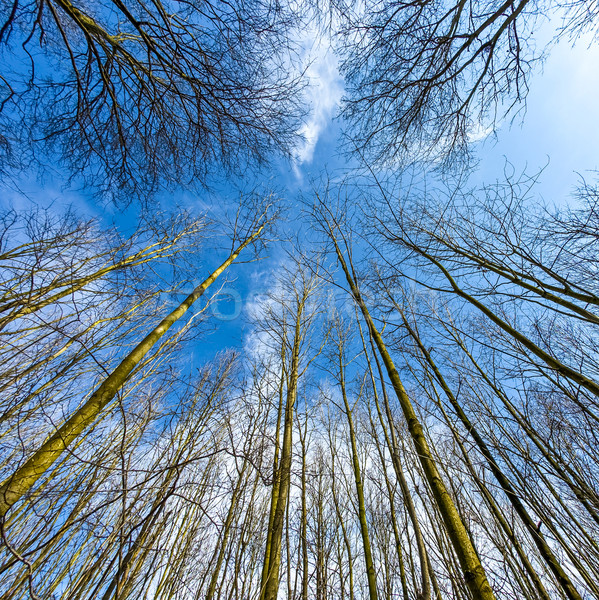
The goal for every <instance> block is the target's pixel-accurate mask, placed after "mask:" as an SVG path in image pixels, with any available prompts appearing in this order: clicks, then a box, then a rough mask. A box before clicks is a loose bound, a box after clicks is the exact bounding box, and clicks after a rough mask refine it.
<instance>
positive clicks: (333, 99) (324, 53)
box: [294, 32, 343, 174]
mask: <svg viewBox="0 0 599 600" xmlns="http://www.w3.org/2000/svg"><path fill="white" fill-rule="evenodd" d="M304 45H305V48H306V54H307V55H308V57H309V60H310V65H309V67H308V69H307V71H306V76H307V78H308V81H309V87H308V90H307V98H308V101H309V105H310V111H309V114H308V117H307V119H306V121H305V122H304V124H303V125H302V127H301V129H300V131H299V133H300V134H301V135H302V137H303V141H302V142H301V143H300V144H299V145H298V147H297V148H296V151H295V154H294V166H295V168H296V171H297V173H298V174H299V166H300V165H302V164H304V163H310V162H311V161H312V159H313V157H314V150H315V149H316V144H317V143H318V138H319V137H320V135H321V134H322V132H323V131H324V130H325V129H326V127H327V126H328V125H329V123H330V122H331V119H332V118H333V115H334V113H335V110H336V108H337V106H338V104H339V102H340V101H341V96H342V94H343V81H342V78H341V76H340V74H339V68H338V62H337V58H336V57H335V55H334V54H333V51H332V50H331V48H330V46H329V45H328V44H326V43H325V42H324V41H322V40H321V41H318V42H317V41H316V34H315V33H314V32H312V33H311V34H308V35H307V36H306V40H305V44H304Z"/></svg>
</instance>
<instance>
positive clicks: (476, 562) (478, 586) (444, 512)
mask: <svg viewBox="0 0 599 600" xmlns="http://www.w3.org/2000/svg"><path fill="white" fill-rule="evenodd" d="M329 232H330V237H331V241H332V242H333V244H334V246H335V251H336V254H337V258H338V260H339V263H340V265H341V268H342V269H343V272H344V274H345V277H346V280H347V283H348V285H349V287H350V290H351V293H352V296H353V297H354V299H355V301H356V303H357V305H358V306H359V307H360V310H361V312H362V315H363V317H364V320H365V321H366V323H367V325H368V329H369V330H370V332H371V334H372V337H373V339H374V341H375V343H376V346H377V348H378V350H379V353H380V355H381V357H382V359H383V363H384V365H385V368H386V370H387V374H388V376H389V380H390V381H391V384H392V386H393V389H394V390H395V393H396V395H397V399H398V400H399V403H400V405H401V408H402V411H403V414H404V417H405V419H406V425H407V427H408V431H409V432H410V435H411V437H412V440H413V442H414V446H415V448H416V452H417V453H418V457H419V459H420V462H421V464H422V469H423V471H424V474H425V477H426V479H427V481H428V484H429V486H430V488H431V491H432V493H433V496H434V498H435V502H436V503H437V506H438V508H439V511H440V513H441V516H442V518H443V522H444V524H445V527H446V529H447V533H448V534H449V537H450V539H451V542H452V544H453V546H454V548H455V551H456V554H457V556H458V560H459V562H460V566H461V569H462V572H463V574H464V579H465V581H466V584H467V585H468V588H469V589H470V592H471V593H472V595H473V597H474V598H475V599H476V600H494V599H495V595H494V594H493V591H492V589H491V586H490V585H489V581H488V580H487V576H486V573H485V570H484V568H483V566H482V564H481V562H480V559H479V557H478V555H477V553H476V550H475V548H474V546H473V544H472V541H471V540H470V537H469V536H468V532H467V531H466V528H465V527H464V523H463V522H462V520H461V518H460V515H459V513H458V511H457V509H456V506H455V504H454V502H453V500H452V498H451V496H450V494H449V492H448V491H447V488H446V487H445V484H444V482H443V480H442V479H441V475H440V474H439V471H438V469H437V466H436V464H435V460H434V458H433V455H432V453H431V450H430V448H429V445H428V442H427V440H426V437H425V435H424V430H423V428H422V425H421V423H420V421H419V419H418V416H417V415H416V411H415V410H414V407H413V406H412V402H411V401H410V398H409V397H408V394H407V392H406V390H405V388H404V386H403V383H402V382H401V379H400V377H399V373H398V372H397V369H396V368H395V365H394V363H393V360H392V359H391V355H390V354H389V352H388V350H387V347H386V346H385V343H384V341H383V338H382V336H381V334H380V333H379V331H378V329H377V328H376V326H375V324H374V321H373V319H372V317H371V316H370V312H369V311H368V308H367V307H366V304H365V303H364V300H363V299H362V296H361V294H360V291H359V289H358V287H357V284H356V282H355V279H354V278H353V277H352V274H351V273H350V271H349V268H348V266H347V263H346V261H345V258H344V257H343V254H342V253H341V249H340V248H339V245H338V243H337V239H336V237H335V234H334V232H333V231H332V230H331V229H329Z"/></svg>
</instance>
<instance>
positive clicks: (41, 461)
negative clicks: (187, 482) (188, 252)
mask: <svg viewBox="0 0 599 600" xmlns="http://www.w3.org/2000/svg"><path fill="white" fill-rule="evenodd" d="M263 229H264V224H263V225H261V226H260V227H258V228H257V229H256V230H255V231H254V232H253V233H252V234H251V235H250V236H249V237H248V238H247V239H246V240H245V241H244V242H243V243H241V244H240V245H239V246H238V247H237V248H236V249H235V250H234V251H233V252H232V253H231V254H230V255H229V257H228V258H227V259H226V260H225V261H224V262H223V263H222V264H221V265H220V267H218V268H217V269H216V270H215V271H214V272H213V273H212V274H211V275H210V276H209V277H208V278H207V279H205V280H204V281H203V282H202V283H201V284H200V285H199V286H198V287H197V288H196V289H195V290H194V291H193V292H192V293H191V294H190V295H189V296H188V297H187V298H186V299H185V300H184V301H183V302H182V303H181V304H180V305H179V306H178V307H177V308H176V309H175V310H174V311H172V312H171V313H170V314H169V315H168V316H167V317H165V318H164V319H163V320H162V321H161V322H160V324H159V325H158V326H157V327H156V328H155V329H154V330H153V331H151V332H150V333H149V334H148V335H147V336H146V337H145V338H144V339H143V340H142V341H141V342H140V343H139V344H138V345H137V346H136V347H135V348H134V349H133V350H132V351H131V352H130V353H129V354H128V355H127V357H126V358H125V359H124V360H123V361H122V362H121V363H120V365H119V366H118V367H116V369H115V370H114V371H113V372H112V373H111V374H110V375H109V376H108V377H107V378H106V379H105V380H104V382H103V383H102V384H101V385H100V386H99V387H98V388H97V389H96V391H95V392H94V393H93V394H92V395H91V396H90V398H89V399H88V400H87V401H86V402H85V403H84V404H83V405H82V406H81V407H79V408H78V409H77V410H76V411H75V412H74V413H73V414H72V415H71V416H70V417H69V418H68V419H67V421H66V422H65V423H63V424H62V425H61V426H60V427H59V428H58V430H57V431H56V432H55V433H54V434H52V435H51V436H50V437H49V438H48V439H47V440H46V441H45V442H44V443H43V444H42V445H41V447H40V448H39V449H38V450H37V451H36V452H35V453H34V454H33V455H32V456H31V457H30V458H29V459H28V460H27V461H26V462H25V463H24V464H23V465H22V466H21V467H19V468H18V469H17V470H16V471H15V472H14V473H13V474H12V475H11V476H10V477H8V478H7V479H6V480H5V481H4V482H3V483H2V485H1V486H0V519H1V518H4V515H5V514H6V512H7V511H8V510H9V509H10V507H11V506H12V505H13V504H14V503H15V502H18V500H19V499H20V498H22V497H23V495H25V494H26V493H27V492H29V490H31V488H32V487H33V486H34V485H35V483H36V482H37V480H38V479H39V478H40V477H41V476H42V475H43V474H44V473H45V472H46V471H47V470H48V469H49V468H50V467H51V466H52V464H53V463H54V461H55V460H56V459H57V458H58V457H59V456H60V455H61V454H62V453H63V452H64V451H65V450H66V449H67V448H68V447H69V445H70V444H71V443H72V442H73V440H75V439H76V438H77V437H78V436H79V435H80V434H81V433H82V432H83V431H84V430H85V429H86V428H87V427H88V426H89V425H91V424H92V423H93V422H94V421H95V420H96V418H97V417H98V415H99V414H100V413H101V412H102V411H103V410H104V408H106V406H107V405H108V404H109V403H110V402H111V400H112V399H113V398H114V397H115V395H116V394H117V392H118V391H119V390H120V389H121V387H122V386H123V385H124V384H125V382H126V381H127V379H128V377H129V375H130V374H131V371H133V369H134V368H135V367H136V366H137V365H138V364H139V363H140V362H141V361H142V360H143V358H144V357H145V356H146V354H148V352H149V351H150V350H151V349H152V347H153V346H154V345H155V344H156V342H158V340H159V339H160V338H161V337H162V336H163V335H164V334H165V333H166V332H167V331H168V330H169V329H170V328H171V326H172V325H173V324H174V323H175V322H176V321H178V320H179V319H180V318H181V317H182V316H183V315H184V314H185V313H186V312H187V310H188V309H189V308H190V307H191V306H192V304H194V302H196V301H197V300H198V299H199V298H201V297H202V296H203V295H204V292H205V291H206V290H207V289H208V288H209V287H210V286H211V285H212V284H213V283H214V282H215V281H216V280H217V279H218V277H219V276H220V275H221V274H222V273H223V272H224V271H225V270H226V269H227V267H229V266H230V265H231V263H233V261H234V260H235V259H236V258H237V257H238V256H239V254H240V252H241V251H242V250H243V249H244V248H246V247H247V246H248V245H249V244H250V243H252V242H253V241H254V240H256V239H257V238H258V237H259V236H260V234H261V233H262V230H263Z"/></svg>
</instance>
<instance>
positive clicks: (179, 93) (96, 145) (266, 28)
mask: <svg viewBox="0 0 599 600" xmlns="http://www.w3.org/2000/svg"><path fill="white" fill-rule="evenodd" d="M5 9H6V10H5V11H3V15H2V23H1V24H0V44H2V45H3V46H4V47H5V51H7V54H8V56H7V58H8V61H7V69H5V70H3V75H2V79H1V82H2V86H3V88H4V90H5V92H6V93H5V94H3V101H2V104H1V105H0V112H1V113H2V123H3V131H4V134H3V138H2V141H3V144H2V154H3V155H4V156H5V155H6V154H7V153H10V152H12V154H13V156H14V155H18V154H19V153H20V152H21V151H23V150H24V152H25V154H27V153H28V152H29V151H33V152H34V155H38V157H39V158H40V160H42V161H43V160H44V159H43V157H44V153H46V155H47V151H48V150H50V152H57V153H58V156H60V157H61V158H62V160H63V161H64V162H66V163H67V164H68V165H69V167H70V168H71V170H72V171H73V172H75V173H80V174H82V175H83V177H84V178H85V179H86V180H87V181H89V182H90V183H91V184H93V185H94V186H95V187H96V189H98V188H99V189H100V190H101V191H105V192H108V193H109V194H112V195H118V194H119V193H120V192H119V190H121V191H123V190H125V191H128V193H129V194H130V193H131V192H133V193H136V194H140V196H139V197H140V198H141V197H142V196H141V194H143V193H144V192H147V191H151V190H153V189H156V187H157V186H159V185H160V184H164V183H167V184H168V183H180V184H189V183H190V182H193V181H196V182H197V181H200V182H205V181H206V180H207V178H208V177H209V174H210V171H211V170H212V169H214V168H215V167H217V166H224V167H229V168H232V169H236V168H237V167H239V165H240V163H241V164H243V163H247V162H254V163H255V162H256V161H258V162H260V161H261V160H264V159H266V158H267V156H268V155H269V154H270V153H271V151H272V150H274V149H276V150H279V151H283V152H286V151H288V150H289V148H290V144H291V143H292V141H293V139H294V137H295V132H296V131H297V129H298V126H297V120H296V117H297V115H298V112H297V108H298V99H297V94H296V92H297V91H298V83H299V69H298V68H295V67H294V66H292V65H293V63H294V62H295V58H294V50H293V42H292V41H291V31H292V29H293V26H294V21H295V20H296V18H295V16H294V13H293V11H292V10H291V8H290V7H289V6H288V5H287V4H285V3H280V2H271V1H270V0H255V1H254V0H253V1H251V2H242V1H239V2H238V1H235V2H225V3H221V2H210V1H207V0H202V1H200V2H183V3H177V2H172V1H167V2H162V1H161V0H153V1H151V2H143V1H138V0H132V1H121V0H106V1H102V2H96V3H94V4H93V5H92V4H89V3H86V2H71V1H70V0H56V1H55V0H25V1H22V0H14V1H12V2H10V3H8V4H6V6H5ZM17 65H18V66H17ZM40 142H41V143H42V144H43V146H42V147H41V148H39V147H38V146H39V143H40ZM21 145H23V147H20V146H21ZM122 195H123V196H124V194H122ZM128 197H129V198H130V197H131V196H128Z"/></svg>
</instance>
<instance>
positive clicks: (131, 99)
mask: <svg viewBox="0 0 599 600" xmlns="http://www.w3.org/2000/svg"><path fill="white" fill-rule="evenodd" d="M544 9H545V7H544V6H543V5H542V4H541V3H539V2H535V3H533V2H531V1H528V0H523V1H521V2H512V1H511V0H510V1H508V2H504V3H500V2H484V3H478V4H477V3H471V4H467V3H465V2H461V1H460V2H455V3H452V2H434V1H431V2H366V3H364V5H363V6H362V5H361V6H358V7H351V6H347V5H346V4H345V3H343V2H330V3H321V2H306V3H289V4H287V3H282V2H270V1H267V0H258V1H253V0H248V1H239V2H237V1H236V2H227V3H210V2H205V1H200V2H181V3H176V2H168V3H163V2H159V1H152V2H149V3H144V2H129V1H127V2H121V1H117V0H113V1H111V2H108V1H106V2H101V3H98V4H94V5H91V4H85V3H83V2H79V1H78V2H69V1H67V0H43V1H42V0H39V1H33V0H32V1H27V2H22V1H21V0H14V2H11V3H8V4H7V6H6V9H4V10H5V13H3V14H2V22H1V23H0V44H1V48H2V51H3V52H4V53H5V56H7V57H9V58H10V60H9V61H8V64H9V66H10V69H7V70H6V72H3V73H2V74H1V75H0V78H1V83H2V85H3V89H5V90H6V91H7V94H6V95H4V96H3V98H2V104H1V105H0V109H1V111H2V115H3V118H4V119H5V123H6V126H5V128H4V129H3V132H2V134H0V135H1V137H0V145H1V146H2V148H3V151H4V159H5V161H4V162H3V163H2V169H4V172H6V173H8V172H9V171H10V169H11V168H12V166H14V165H15V164H22V162H21V161H22V160H24V159H25V158H27V157H29V158H31V157H35V159H36V161H42V162H43V161H44V160H46V159H47V157H48V156H50V155H53V156H63V158H64V159H65V161H66V162H65V163H64V164H65V165H66V166H67V167H69V168H70V169H71V170H70V173H71V174H77V173H79V174H82V175H83V176H84V177H85V178H87V179H88V180H91V179H94V178H98V177H100V178H101V183H99V184H97V185H95V186H94V190H96V191H97V190H98V189H101V190H104V191H109V192H110V193H117V192H115V190H118V189H127V190H128V194H129V198H130V199H131V200H132V201H133V202H134V203H135V204H134V206H135V207H136V209H138V210H139V212H138V214H136V215H135V216H134V217H131V218H130V219H129V221H130V222H129V223H128V226H127V227H125V226H120V227H115V226H113V227H109V226H107V225H106V221H107V219H106V218H103V217H98V218H96V219H89V220H84V219H82V218H81V217H80V216H79V215H78V214H77V211H76V210H71V211H61V210H60V209H58V208H56V207H49V208H47V209H46V210H42V209H39V208H37V209H35V210H34V209H24V208H20V209H18V210H17V209H16V208H12V209H6V210H5V211H4V212H3V213H2V215H1V222H0V365H1V366H0V439H1V441H2V443H1V445H0V541H1V545H0V598H1V599H3V600H4V599H5V600H9V599H11V600H12V599H13V598H14V599H20V598H23V599H25V598H32V599H34V600H36V599H46V598H47V599H50V598H56V599H58V598H61V599H64V600H71V599H83V598H101V599H102V600H124V599H127V598H131V599H133V598H148V599H149V598H152V599H167V598H168V599H171V598H185V599H187V598H190V599H194V600H200V599H205V600H217V599H225V598H226V599H236V600H237V599H239V600H245V599H248V598H249V599H255V600H275V599H277V598H288V599H289V600H292V599H293V600H295V599H297V600H307V599H308V598H316V599H318V600H329V599H330V600H333V599H339V600H345V599H347V600H358V599H361V598H367V599H368V600H383V599H384V600H393V599H395V598H401V599H402V600H441V599H444V598H452V599H455V600H468V599H470V598H472V599H475V600H479V599H481V600H482V599H485V600H491V599H494V598H497V599H505V600H508V599H520V598H524V599H526V600H539V599H540V600H554V599H555V600H561V599H564V600H583V599H584V600H586V599H588V598H599V584H598V583H597V582H598V581H599V567H598V565H599V452H598V450H597V448H598V447H599V445H598V443H597V442H598V439H597V437H598V436H597V431H598V423H597V421H598V420H599V362H598V359H597V349H598V348H599V339H598V337H597V334H596V329H597V326H598V325H599V310H598V308H597V307H598V306H599V274H598V273H597V264H598V262H597V259H598V257H599V253H598V243H599V211H598V206H599V192H598V190H597V188H596V187H594V186H593V185H592V184H589V183H583V184H582V185H581V187H580V189H579V191H578V195H577V197H576V198H575V199H574V200H573V202H572V205H571V206H565V207H563V208H561V209H560V210H557V209H553V208H551V207H548V206H545V205H543V204H542V203H541V202H540V201H538V200H536V199H535V198H534V193H533V192H534V187H532V188H531V186H530V185H529V184H530V180H527V179H526V178H524V177H523V178H521V179H520V180H516V179H509V178H507V179H506V181H505V182H503V183H498V184H495V185H493V186H487V187H484V186H480V185H479V186H475V187H472V186H470V184H469V183H468V177H467V176H466V175H464V174H463V173H460V172H456V171H455V167H456V164H458V163H456V162H455V161H453V160H452V158H453V157H455V156H457V155H458V154H459V153H460V152H461V151H462V150H467V149H468V148H467V146H468V142H469V139H470V137H471V136H472V134H473V133H476V129H477V128H480V127H487V126H488V125H489V123H492V122H493V119H494V116H495V115H496V114H497V113H496V111H497V110H499V109H501V110H511V107H510V103H514V106H516V105H518V102H519V101H520V100H521V99H522V98H523V96H524V94H525V89H526V86H527V85H528V81H529V79H528V76H529V68H530V67H531V66H532V65H533V63H534V60H533V59H534V56H533V55H529V54H528V51H527V50H526V47H525V46H524V44H523V42H522V41H521V40H522V38H523V35H529V34H531V32H534V31H535V27H536V21H535V18H536V17H538V15H539V14H540V12H541V11H542V10H544ZM560 10H563V11H564V12H563V14H562V16H563V17H564V18H565V21H564V22H565V24H566V28H569V30H570V31H571V32H573V33H574V34H576V33H577V32H580V31H581V30H582V29H584V28H585V27H587V26H589V27H592V26H593V17H594V16H595V12H596V11H595V8H594V7H593V6H592V5H591V3H590V2H586V1H583V0H581V1H580V2H576V3H570V4H568V5H564V6H562V7H561V8H560ZM325 11H326V14H327V18H324V17H323V14H324V12H325ZM583 15H587V20H586V21H584V22H583V20H582V16H583ZM308 26H309V27H311V28H312V29H314V30H315V31H320V30H322V31H324V32H326V33H328V34H330V33H331V32H335V33H336V34H338V35H335V36H333V38H334V39H333V43H334V44H336V49H337V51H338V52H339V55H340V57H341V70H342V73H343V74H344V75H345V77H346V83H347V97H346V98H345V100H344V105H343V113H342V114H344V115H345V117H347V123H348V129H347V130H346V134H347V135H348V136H349V139H350V140H351V143H352V145H351V147H352V148H355V149H356V152H355V156H354V160H355V161H356V163H355V164H356V165H357V166H359V167H366V169H364V168H360V169H359V170H358V169H356V172H355V173H353V174H351V173H350V174H348V175H347V176H346V177H336V178H335V179H331V180H324V181H322V182H320V183H315V184H313V187H312V188H311V190H310V191H309V192H304V195H303V199H302V202H300V203H295V206H293V207H290V208H289V210H288V214H290V216H291V218H292V219H293V220H292V223H293V224H294V227H295V224H297V223H302V224H303V225H302V226H305V227H306V233H305V235H303V236H301V237H299V236H297V235H296V236H294V237H293V239H294V240H295V241H290V239H291V238H292V236H291V235H288V234H287V229H286V228H287V224H288V222H285V221H284V220H283V219H282V218H281V216H280V211H279V209H280V207H281V205H282V204H283V203H284V201H283V200H281V199H280V198H278V197H277V196H275V195H273V194H270V193H265V194H263V195H262V196H257V195H256V194H255V193H252V194H249V193H248V194H245V195H244V196H243V198H242V199H241V200H240V201H239V202H238V203H231V204H232V205H233V210H232V216H231V215H230V214H229V213H228V210H229V206H226V207H223V208H222V210H220V211H217V213H218V215H219V216H218V218H216V217H214V218H213V220H209V219H207V218H206V216H205V215H195V214H193V212H192V211H191V209H190V212H189V213H187V212H184V211H181V210H178V212H177V213H176V214H169V213H168V212H165V213H158V211H157V209H156V205H155V204H152V199H151V197H150V196H148V195H146V193H147V192H149V191H151V190H156V189H158V187H159V186H161V185H163V184H165V183H173V182H175V183H177V184H179V185H180V184H182V183H183V182H184V180H185V178H188V177H192V178H196V179H197V181H199V183H202V184H204V183H206V181H207V174H208V173H209V172H210V170H211V169H216V168H217V167H216V165H218V168H219V169H222V168H225V169H226V168H228V167H231V166H232V167H235V168H238V167H242V166H243V164H244V162H243V160H242V157H246V158H248V159H252V160H254V159H257V160H258V162H259V161H261V160H262V159H264V158H266V156H267V154H268V152H269V151H270V150H271V149H272V148H275V147H276V148H278V149H279V150H283V152H287V151H289V149H290V148H291V147H292V146H290V144H291V143H292V139H293V138H294V137H295V134H294V132H295V131H297V129H298V125H297V121H296V120H295V119H296V117H297V115H298V114H299V113H298V112H297V111H298V110H300V100H299V96H298V95H297V93H298V91H299V89H300V88H301V87H302V85H303V80H302V78H301V77H300V76H299V73H300V71H301V69H298V67H297V65H296V64H295V62H294V59H293V49H294V47H295V46H296V43H295V42H294V39H296V38H297V36H299V33H298V32H299V31H300V30H301V28H302V27H308ZM318 28H320V29H318ZM323 35H324V34H323ZM294 36H295V37H294ZM22 53H24V54H25V55H26V56H28V60H27V62H26V63H22V62H19V60H17V59H18V57H19V56H22ZM65 57H66V58H67V60H66V61H65V60H64V59H65ZM11 60H12V61H13V62H10V61H11ZM61 60H62V62H60V63H59V62H56V63H55V61H61ZM24 65H26V66H24ZM57 65H60V68H58V67H57ZM52 69H55V71H52ZM508 107H510V108H508ZM300 112H301V111H300ZM21 119H23V123H24V125H23V127H22V128H21V127H18V126H17V125H18V123H19V122H20V120H21ZM39 142H42V144H43V143H44V142H52V143H51V144H46V145H42V146H39V145H38V144H39ZM57 148H58V150H59V152H58V154H51V153H55V152H56V150H57ZM456 152H457V153H458V154H456ZM65 157H66V158H65ZM423 157H429V158H430V157H433V158H434V159H435V163H434V164H435V174H434V175H432V174H431V173H430V172H428V173H427V174H425V176H424V177H423V179H422V180H421V183H422V185H419V179H418V177H417V176H416V174H417V173H419V172H420V170H421V169H422V168H423V163H419V164H417V165H412V166H411V167H410V166H409V165H407V164H406V161H407V160H413V159H415V158H418V159H422V158H423ZM441 159H446V160H441ZM381 161H383V162H384V163H385V164H386V167H387V168H385V169H380V168H379V166H380V165H381ZM33 164H37V163H34V162H32V163H30V166H31V165H33ZM11 165H12V166H11ZM389 165H395V166H396V167H397V168H396V169H390V168H388V167H389ZM424 166H425V170H426V164H424ZM449 167H452V168H454V170H453V171H449V170H448V169H449ZM31 168H33V166H31ZM443 168H446V170H445V171H444V172H443V173H441V170H442V169H443ZM394 171H395V172H396V174H395V175H394V174H393V172H394ZM433 176H434V177H436V178H437V179H436V180H435V181H436V185H434V186H430V185H428V183H429V180H430V178H431V177H433ZM440 182H444V186H442V185H441V184H440ZM531 189H532V190H533V192H531ZM139 207H141V209H139ZM148 209H149V210H148ZM223 215H224V216H223ZM134 221H135V222H136V224H137V225H136V227H133V228H132V227H131V226H130V224H131V222H134ZM308 231H309V233H308ZM294 233H295V232H294ZM298 239H301V243H300V242H298V241H297V240H298ZM269 253H270V254H271V258H270V261H271V263H266V262H264V261H262V262H255V261H258V260H259V259H265V258H267V256H268V254H269ZM272 255H274V257H273V256H272ZM274 261H276V262H274ZM248 263H251V264H255V265H265V264H270V265H271V268H270V269H268V268H266V274H265V272H264V271H263V272H261V273H258V272H257V271H253V272H252V274H253V275H254V276H255V277H256V278H259V277H260V276H263V277H264V278H265V281H266V284H267V285H266V287H267V290H268V291H267V292H265V293H264V294H262V295H261V296H257V297H255V298H254V300H253V301H252V303H251V305H250V306H248V307H246V310H245V311H244V312H243V318H244V319H245V323H246V325H247V327H246V328H245V329H244V332H243V333H244V338H243V344H242V345H241V346H240V347H239V348H237V350H235V351H233V350H231V349H227V348H221V349H220V351H214V343H211V342H210V343H209V342H208V335H209V334H210V333H212V335H213V337H212V340H214V338H215V337H216V335H214V329H216V331H217V332H218V326H219V323H218V319H217V317H218V315H221V316H222V313H221V312H220V311H219V310H211V309H213V308H214V306H215V304H213V303H214V302H218V298H215V296H218V289H219V286H221V285H224V282H225V281H226V280H227V277H229V276H230V274H231V273H235V274H236V275H239V274H243V273H244V270H245V272H247V270H248V269H251V267H248ZM273 264H274V266H272V265H273ZM189 282H193V284H192V285H189Z"/></svg>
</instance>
